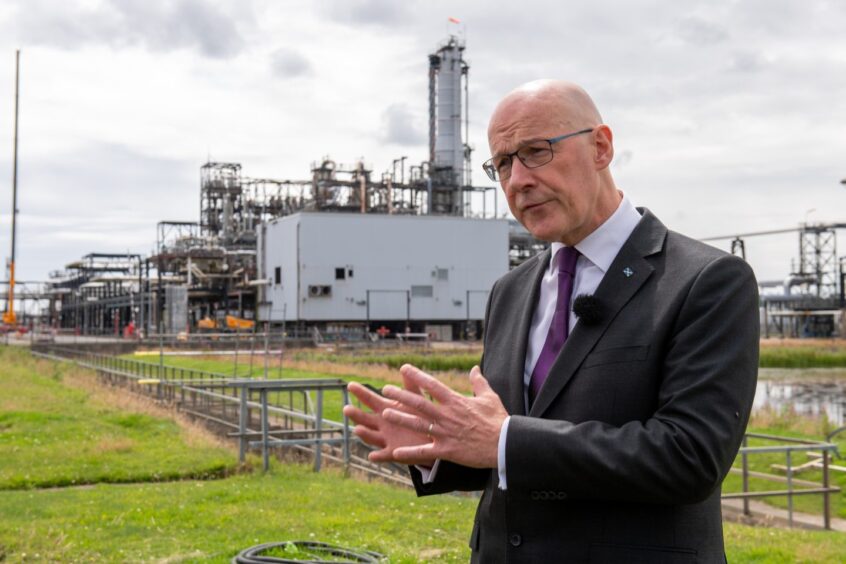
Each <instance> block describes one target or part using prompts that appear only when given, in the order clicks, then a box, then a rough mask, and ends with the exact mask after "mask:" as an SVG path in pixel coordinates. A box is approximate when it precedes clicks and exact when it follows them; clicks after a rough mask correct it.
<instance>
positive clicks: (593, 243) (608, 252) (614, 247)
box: [549, 192, 641, 273]
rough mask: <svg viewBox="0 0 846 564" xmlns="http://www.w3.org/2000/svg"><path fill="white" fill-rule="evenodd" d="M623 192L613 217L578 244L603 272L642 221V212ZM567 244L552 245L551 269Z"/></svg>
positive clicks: (588, 258) (587, 257)
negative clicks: (560, 251) (556, 257)
mask: <svg viewBox="0 0 846 564" xmlns="http://www.w3.org/2000/svg"><path fill="white" fill-rule="evenodd" d="M621 193H622V194H623V200H622V201H621V202H620V205H619V206H617V209H616V210H614V213H612V214H611V217H609V218H608V219H606V220H605V222H604V223H603V224H602V225H600V226H599V227H597V228H596V229H594V230H593V232H591V233H590V234H589V235H588V236H587V237H585V238H584V239H582V240H581V241H579V242H578V243H577V244H576V250H577V251H579V252H580V253H581V254H582V256H584V257H585V258H586V259H587V260H589V261H590V262H591V263H593V264H594V265H596V266H597V267H599V269H600V270H602V272H603V273H605V272H607V271H608V269H609V268H610V267H611V263H612V262H613V261H614V258H615V257H616V256H617V253H619V252H620V249H622V248H623V245H624V244H625V242H626V241H627V240H628V238H629V235H631V234H632V231H634V228H635V227H636V226H637V224H638V222H639V221H640V217H641V216H640V213H639V212H638V211H637V210H636V209H635V207H634V204H632V201H631V200H630V199H629V197H628V196H626V194H625V192H621ZM564 246H565V245H564V244H563V243H560V242H557V241H556V242H555V243H552V244H551V245H550V249H551V251H552V252H551V255H550V261H549V263H550V264H549V268H550V271H551V270H552V269H553V268H554V267H553V263H554V261H553V259H554V258H555V254H556V253H557V252H558V250H559V249H561V248H562V247H564Z"/></svg>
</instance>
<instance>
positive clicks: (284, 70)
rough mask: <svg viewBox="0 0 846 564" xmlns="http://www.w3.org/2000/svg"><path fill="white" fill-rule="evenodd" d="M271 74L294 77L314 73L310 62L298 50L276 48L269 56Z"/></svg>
mask: <svg viewBox="0 0 846 564" xmlns="http://www.w3.org/2000/svg"><path fill="white" fill-rule="evenodd" d="M270 66H271V70H272V71H273V75H274V76H276V77H279V78H296V77H299V76H308V75H311V74H313V73H314V69H313V68H312V66H311V62H310V61H309V60H308V59H307V58H305V56H303V54H302V53H300V52H299V51H295V50H293V49H278V50H277V51H275V52H274V53H273V54H272V55H271V56H270Z"/></svg>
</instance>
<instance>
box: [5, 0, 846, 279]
mask: <svg viewBox="0 0 846 564" xmlns="http://www.w3.org/2000/svg"><path fill="white" fill-rule="evenodd" d="M450 16H451V17H455V18H459V19H460V20H461V21H462V24H461V25H459V26H456V25H454V24H449V23H448V21H447V18H448V17H450ZM844 30H846V4H844V3H843V2H837V1H834V0H832V1H827V0H801V1H800V0H793V1H790V0H746V1H744V0H722V1H694V0H676V1H674V2H667V1H658V0H654V1H653V0H625V1H624V0H618V1H611V0H597V1H595V2H563V1H561V0H549V1H531V0H527V1H523V2H519V3H504V2H503V3H494V2H470V1H456V0H452V1H449V2H446V1H441V0H427V1H423V0H419V1H412V0H406V1H389V0H302V1H298V0H276V1H271V0H251V1H246V0H217V1H202V0H171V1H164V0H111V1H109V0H100V1H98V0H64V1H60V0H52V1H51V0H5V1H4V2H3V3H2V5H0V257H5V256H7V255H8V253H9V235H10V229H9V224H10V212H11V177H12V164H11V163H12V133H13V108H14V60H15V57H14V51H15V49H16V48H21V49H22V57H21V63H22V70H21V110H20V112H21V114H20V138H19V189H20V194H19V206H18V207H19V209H20V215H19V226H20V229H19V246H18V272H19V275H18V277H19V278H22V279H27V280H43V279H45V278H46V277H47V275H48V272H50V271H51V270H55V269H57V268H60V267H61V266H62V265H64V264H66V263H67V262H69V261H71V260H74V259H76V258H78V257H80V256H81V255H83V254H86V253H88V252H125V251H131V252H142V253H148V252H149V251H150V250H151V249H152V248H153V246H154V244H155V224H156V222H157V221H160V220H197V219H198V215H199V169H200V166H201V165H202V164H203V163H204V162H206V160H207V159H209V158H211V159H212V160H217V161H232V162H239V163H241V164H242V165H243V171H244V174H245V175H247V176H251V177H270V178H278V179H304V178H308V176H309V167H310V164H311V162H312V161H315V160H317V159H320V158H321V157H323V156H325V155H330V156H331V157H332V158H333V159H335V160H336V161H338V162H341V163H352V162H354V161H355V160H356V159H358V158H360V157H364V158H365V160H366V162H367V163H369V164H372V165H373V167H374V168H375V169H376V170H377V171H378V170H387V169H388V168H390V167H391V161H392V160H393V159H394V158H397V157H399V156H401V155H408V156H409V160H410V161H412V162H419V161H422V160H423V159H425V158H426V155H427V142H426V114H427V68H428V61H427V54H428V53H430V52H433V51H434V50H435V49H436V47H437V45H438V44H439V43H440V42H442V41H443V40H444V39H445V38H446V37H447V34H448V33H449V32H450V31H452V32H455V31H460V32H461V33H464V34H466V42H467V50H466V58H467V60H468V62H469V64H470V106H471V107H470V114H471V115H470V130H471V131H470V133H471V143H472V145H473V146H474V147H475V153H474V166H475V168H476V169H477V170H476V171H475V172H474V179H473V180H474V183H475V184H478V185H488V184H490V183H489V182H487V180H486V178H485V177H484V174H483V173H482V171H481V169H480V168H479V166H478V164H479V163H480V162H481V161H482V160H484V159H485V158H487V156H488V155H487V152H488V151H487V140H486V136H485V129H486V124H487V118H488V116H489V115H490V112H491V110H492V109H493V106H494V105H495V104H496V102H497V100H498V99H499V98H500V97H501V96H502V95H504V94H505V93H506V92H508V91H509V90H511V89H512V88H514V87H515V86H517V85H519V84H521V83H523V82H525V81H528V80H531V79H535V78H541V77H554V78H566V79H569V80H573V81H575V82H578V83H580V84H582V85H583V86H585V87H586V88H587V89H588V91H589V92H591V93H592V94H593V96H594V98H595V99H596V102H597V104H598V106H599V107H600V110H601V111H602V113H603V117H604V120H605V122H606V123H608V124H609V125H610V126H611V127H612V129H613V130H614V132H615V136H616V137H615V142H616V150H617V157H616V162H615V163H614V165H613V167H614V169H613V170H614V175H615V178H616V180H617V184H618V186H619V187H620V188H621V189H623V190H625V191H626V192H627V193H628V194H629V195H630V196H631V197H632V198H633V199H634V201H635V202H636V203H637V204H638V205H645V206H647V207H649V208H650V209H652V210H653V211H654V212H655V213H656V214H657V215H658V216H659V217H660V218H662V219H663V220H664V222H665V223H666V224H667V225H668V226H669V227H671V228H673V229H676V230H678V231H682V232H684V233H686V234H689V235H691V236H694V237H707V236H711V235H723V234H731V233H743V232H751V231H759V230H767V229H777V228H790V227H796V226H797V225H798V224H799V223H800V222H803V221H809V222H839V221H844V222H846V209H844V204H846V188H844V187H843V186H841V185H840V183H839V181H840V179H842V178H844V177H846V31H844ZM499 203H500V206H501V210H500V212H501V213H506V208H505V206H504V201H503V198H500V199H499ZM797 239H798V237H797V235H796V234H789V235H782V236H773V237H763V238H752V239H749V240H748V241H747V254H748V258H749V261H750V262H751V264H752V265H753V267H754V268H755V270H756V272H757V274H758V277H759V278H760V279H764V280H770V279H781V278H783V277H784V276H785V275H786V274H787V273H788V271H789V270H790V267H791V260H795V257H796V255H797V253H798V244H797ZM719 245H720V246H722V247H723V248H726V247H727V246H728V242H727V241H726V242H722V243H719Z"/></svg>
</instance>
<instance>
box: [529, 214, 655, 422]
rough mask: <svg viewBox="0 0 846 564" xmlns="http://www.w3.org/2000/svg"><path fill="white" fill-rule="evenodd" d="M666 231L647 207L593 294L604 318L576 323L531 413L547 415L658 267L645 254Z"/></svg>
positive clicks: (651, 251)
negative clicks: (622, 311)
mask: <svg viewBox="0 0 846 564" xmlns="http://www.w3.org/2000/svg"><path fill="white" fill-rule="evenodd" d="M666 234H667V228H666V227H664V225H663V224H662V223H661V222H660V221H658V219H657V218H656V217H655V216H654V215H652V214H651V212H649V210H647V209H643V217H642V218H641V220H640V222H639V223H638V225H637V227H636V228H635V230H634V231H633V232H632V234H631V236H630V237H629V239H628V241H626V243H625V244H624V245H623V247H622V248H621V249H620V252H619V253H617V256H616V258H615V259H614V261H613V262H612V263H611V266H610V267H609V269H608V272H606V273H605V276H603V278H602V281H601V282H600V283H599V287H597V289H596V292H595V293H594V294H593V295H594V297H596V299H597V301H598V302H599V303H600V304H602V319H601V320H600V322H599V323H597V324H596V325H584V324H583V323H578V324H576V327H575V328H574V329H573V332H572V333H571V334H570V336H569V337H568V338H567V342H565V343H564V346H563V347H562V349H561V352H560V353H559V354H558V358H556V359H555V362H554V363H553V365H552V367H551V368H550V371H549V377H548V378H547V380H546V382H545V383H544V385H543V387H542V388H541V390H540V392H539V393H538V397H537V398H536V399H535V402H534V403H533V404H532V408H531V410H530V411H529V415H530V416H531V417H541V416H542V415H543V413H544V412H545V411H546V409H547V408H548V407H549V406H550V405H551V404H552V401H553V400H554V399H555V398H556V397H557V396H558V394H560V393H561V392H562V391H563V390H564V388H565V387H566V386H567V384H568V383H569V382H570V380H571V379H572V378H573V376H574V375H575V373H576V371H577V370H578V368H579V366H581V364H582V361H583V360H584V358H585V356H587V354H588V353H589V352H590V351H591V350H592V349H593V348H594V346H595V345H596V343H597V342H598V341H599V339H600V338H601V337H602V335H603V334H604V333H605V331H606V329H608V326H609V325H610V324H611V322H612V321H613V320H614V318H615V317H616V316H617V314H618V313H619V312H620V310H621V309H622V308H623V306H625V305H626V304H627V303H628V302H629V301H630V300H631V299H632V297H633V296H634V295H635V294H636V293H637V291H638V290H639V289H640V288H641V286H643V284H644V283H645V282H646V281H647V279H649V277H650V276H651V275H652V272H653V270H654V269H653V267H652V265H651V264H650V263H649V261H647V260H646V258H645V257H647V256H649V255H652V254H655V253H657V252H660V251H661V249H662V248H663V244H664V238H665V237H666ZM524 350H525V349H524Z"/></svg>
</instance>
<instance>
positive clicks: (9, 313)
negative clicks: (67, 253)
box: [3, 49, 21, 325]
mask: <svg viewBox="0 0 846 564" xmlns="http://www.w3.org/2000/svg"><path fill="white" fill-rule="evenodd" d="M20 64H21V50H20V49H18V50H16V51H15V137H14V148H13V150H12V154H13V157H12V257H11V261H10V262H9V295H8V300H7V302H6V313H5V315H3V321H4V322H5V323H8V324H10V325H14V324H15V322H16V321H17V320H16V319H15V243H16V236H17V219H18V100H19V96H18V94H19V91H20Z"/></svg>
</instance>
